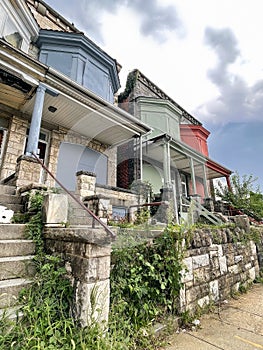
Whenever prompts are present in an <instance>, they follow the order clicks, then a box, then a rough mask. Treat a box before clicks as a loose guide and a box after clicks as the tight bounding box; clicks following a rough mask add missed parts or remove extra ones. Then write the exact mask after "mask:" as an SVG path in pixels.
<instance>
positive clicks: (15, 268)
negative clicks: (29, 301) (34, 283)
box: [0, 255, 35, 281]
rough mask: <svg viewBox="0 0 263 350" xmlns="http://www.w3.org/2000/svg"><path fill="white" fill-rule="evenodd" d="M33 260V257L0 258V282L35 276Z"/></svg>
mask: <svg viewBox="0 0 263 350" xmlns="http://www.w3.org/2000/svg"><path fill="white" fill-rule="evenodd" d="M33 258H34V255H27V256H12V257H4V258H0V280H1V281H2V280H7V279H11V278H22V277H24V278H25V277H33V276H34V274H35V264H34V262H33V261H32V259H33Z"/></svg>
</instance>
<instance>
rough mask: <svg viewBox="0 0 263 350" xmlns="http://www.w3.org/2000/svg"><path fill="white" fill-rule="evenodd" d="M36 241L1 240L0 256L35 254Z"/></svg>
mask: <svg viewBox="0 0 263 350" xmlns="http://www.w3.org/2000/svg"><path fill="white" fill-rule="evenodd" d="M34 253H35V243H34V242H33V241H32V240H29V239H14V240H10V239H9V240H8V239H7V240H4V239H2V240H0V256H1V257H3V258H4V257H9V256H26V255H34Z"/></svg>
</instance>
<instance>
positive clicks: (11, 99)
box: [0, 39, 151, 146]
mask: <svg viewBox="0 0 263 350" xmlns="http://www.w3.org/2000/svg"><path fill="white" fill-rule="evenodd" d="M0 70H2V72H4V73H3V74H5V78H4V79H0V109H2V110H7V111H9V112H10V113H13V114H15V115H16V114H18V115H20V116H23V117H24V118H25V119H28V120H30V119H31V115H32V112H33V108H34V102H35V91H36V88H37V86H38V85H39V83H40V82H41V83H42V85H44V86H46V88H47V92H49V93H46V94H45V101H44V108H43V114H42V121H43V122H45V123H46V124H49V125H51V126H52V127H53V128H57V129H62V130H64V131H65V132H66V130H71V131H73V132H76V133H79V134H81V135H83V136H84V137H87V138H89V139H96V140H97V141H99V142H101V143H103V144H106V145H109V146H113V145H115V144H118V143H120V142H123V141H125V140H128V139H130V138H132V137H134V136H139V135H142V134H145V133H147V132H149V131H150V130H151V129H150V127H149V126H147V125H146V124H144V123H142V122H141V121H140V120H138V119H137V118H135V117H133V116H131V115H130V114H129V113H127V112H125V111H123V110H122V109H120V108H119V107H117V106H115V105H113V104H111V103H109V102H107V101H105V100H104V99H103V98H100V97H99V96H97V95H96V94H94V93H93V92H92V91H90V90H88V89H86V88H84V87H83V86H81V85H80V84H78V83H76V82H74V81H73V80H71V79H70V78H68V77H66V76H65V75H63V74H62V73H59V72H58V71H56V70H55V69H53V68H51V67H48V66H46V65H44V64H42V63H40V62H39V61H38V60H36V59H34V58H32V57H31V56H29V55H27V54H25V53H24V52H22V51H20V50H17V49H15V48H13V47H12V46H11V45H9V44H8V43H7V42H5V41H4V40H2V39H0Z"/></svg>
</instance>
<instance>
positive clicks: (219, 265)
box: [180, 227, 259, 312]
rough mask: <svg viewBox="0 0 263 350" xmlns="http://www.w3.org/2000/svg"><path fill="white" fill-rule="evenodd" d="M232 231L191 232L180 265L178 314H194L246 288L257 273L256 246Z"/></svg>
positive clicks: (203, 230) (238, 229) (240, 234)
mask: <svg viewBox="0 0 263 350" xmlns="http://www.w3.org/2000/svg"><path fill="white" fill-rule="evenodd" d="M244 232H245V231H244V229H240V228H238V227H236V228H235V229H234V230H233V231H232V230H230V229H228V228H223V229H217V230H213V231H211V230H209V229H200V230H196V231H195V232H193V234H192V235H193V236H192V239H191V244H190V245H189V247H188V249H187V251H186V255H185V258H184V260H183V263H184V265H185V269H184V271H183V279H182V283H183V287H182V289H181V293H180V310H181V311H186V310H189V311H191V312H195V311H196V309H197V307H198V306H199V307H204V306H205V305H208V304H210V303H213V302H218V301H223V300H224V299H226V298H228V297H229V295H231V294H234V293H236V292H238V291H239V290H240V288H241V287H242V286H243V287H246V286H248V284H249V283H251V282H253V281H254V279H255V278H256V276H258V273H259V265H258V257H257V249H256V244H255V243H254V242H253V241H248V242H247V243H244V242H242V237H243V236H244Z"/></svg>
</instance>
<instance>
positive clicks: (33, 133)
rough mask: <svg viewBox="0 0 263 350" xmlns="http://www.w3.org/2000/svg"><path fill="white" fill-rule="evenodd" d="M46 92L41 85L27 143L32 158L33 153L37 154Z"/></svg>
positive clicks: (28, 153)
mask: <svg viewBox="0 0 263 350" xmlns="http://www.w3.org/2000/svg"><path fill="white" fill-rule="evenodd" d="M45 92H46V88H45V87H44V86H43V85H42V84H41V83H40V84H39V86H38V88H37V92H36V99H35V105H34V109H33V114H32V119H31V125H30V129H29V135H28V141H27V147H26V155H27V156H31V155H32V153H35V154H37V148H38V139H39V133H40V126H41V119H42V112H43V106H44V99H45Z"/></svg>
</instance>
